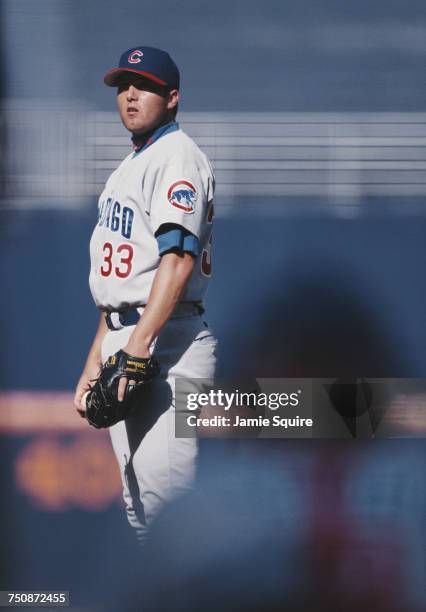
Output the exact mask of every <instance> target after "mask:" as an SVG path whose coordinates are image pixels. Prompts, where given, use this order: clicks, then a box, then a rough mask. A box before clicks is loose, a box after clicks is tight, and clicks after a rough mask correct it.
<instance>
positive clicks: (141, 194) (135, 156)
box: [89, 124, 214, 311]
mask: <svg viewBox="0 0 426 612" xmlns="http://www.w3.org/2000/svg"><path fill="white" fill-rule="evenodd" d="M171 127H172V130H170V129H169V130H168V131H167V132H165V133H164V135H162V136H161V137H160V138H158V140H156V141H155V142H154V143H153V144H151V145H150V146H148V147H147V148H145V147H144V148H143V149H142V150H141V151H139V152H132V153H130V154H129V155H128V156H127V157H126V158H125V159H124V160H123V162H122V163H121V164H120V165H119V167H118V168H117V170H115V171H114V172H113V173H112V174H111V176H110V177H109V179H108V181H107V183H106V186H105V189H104V191H103V192H102V194H101V196H100V198H99V206H98V208H99V214H98V222H97V225H96V227H95V229H94V231H93V234H92V238H91V241H90V258H91V270H90V277H89V284H90V289H91V292H92V296H93V299H94V300H95V303H96V305H97V306H98V308H100V309H101V310H106V311H113V310H123V309H126V308H129V307H133V306H139V305H144V304H146V303H147V301H148V297H149V293H150V290H151V285H152V281H153V279H154V276H155V273H156V270H157V268H158V265H159V262H160V256H159V252H158V244H157V241H156V237H155V235H156V232H157V230H158V229H159V228H160V227H161V226H162V225H164V224H177V225H179V226H182V227H184V228H185V229H186V230H188V231H189V232H191V233H192V234H193V235H194V236H196V237H197V238H198V241H199V247H200V248H199V255H198V256H197V261H196V263H195V266H194V270H193V273H192V275H191V277H190V279H189V281H188V284H187V287H186V290H185V293H184V295H183V296H182V300H183V301H199V300H202V299H203V297H204V294H205V292H206V289H207V284H208V281H209V278H210V276H211V261H210V248H211V232H212V218H213V195H214V176H213V171H212V168H211V165H210V162H209V160H208V158H207V157H206V155H205V154H204V153H203V152H202V151H201V150H200V149H199V148H198V146H197V145H196V144H195V142H194V141H193V140H192V139H191V138H190V137H189V136H188V135H187V134H185V133H184V132H183V131H182V130H181V129H180V128H179V126H178V124H172V126H171Z"/></svg>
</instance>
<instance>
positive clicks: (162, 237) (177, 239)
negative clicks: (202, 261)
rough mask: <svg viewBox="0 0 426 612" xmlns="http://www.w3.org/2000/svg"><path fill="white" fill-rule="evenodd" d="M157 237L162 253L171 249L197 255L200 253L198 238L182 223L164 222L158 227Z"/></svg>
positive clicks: (159, 250)
mask: <svg viewBox="0 0 426 612" xmlns="http://www.w3.org/2000/svg"><path fill="white" fill-rule="evenodd" d="M155 237H156V239H157V244H158V252H159V253H160V255H164V254H165V253H168V252H170V251H179V252H181V253H190V254H191V255H193V256H194V257H197V255H198V253H199V241H198V238H197V237H196V236H194V234H191V232H189V231H188V230H187V229H185V228H184V227H182V226H180V225H174V224H172V223H167V224H164V225H162V226H161V227H160V228H159V229H158V231H157V232H156V234H155Z"/></svg>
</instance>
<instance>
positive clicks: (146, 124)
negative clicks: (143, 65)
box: [117, 75, 179, 136]
mask: <svg viewBox="0 0 426 612" xmlns="http://www.w3.org/2000/svg"><path fill="white" fill-rule="evenodd" d="M178 99H179V92H178V91H177V90H176V89H174V90H172V91H170V92H169V91H167V90H166V89H165V88H164V87H162V86H161V85H157V84H156V83H154V82H153V81H150V80H149V79H146V78H144V77H139V76H137V75H128V76H127V75H126V76H123V77H122V78H121V79H120V82H119V84H118V89H117V104H118V111H119V113H120V117H121V120H122V122H123V123H124V125H125V127H126V128H127V129H128V130H129V131H130V132H132V133H133V134H136V135H139V136H140V135H143V134H146V133H147V132H150V131H151V130H154V129H155V128H156V127H158V126H160V125H162V124H163V123H165V122H166V121H167V120H168V119H169V117H170V112H171V109H172V108H173V107H174V106H176V104H177V102H178Z"/></svg>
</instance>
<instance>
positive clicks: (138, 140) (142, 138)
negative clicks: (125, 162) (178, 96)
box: [132, 117, 173, 151]
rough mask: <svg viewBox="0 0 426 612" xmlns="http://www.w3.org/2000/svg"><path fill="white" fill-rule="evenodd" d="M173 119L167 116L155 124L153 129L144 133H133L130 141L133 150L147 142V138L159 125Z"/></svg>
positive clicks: (163, 124) (137, 149)
mask: <svg viewBox="0 0 426 612" xmlns="http://www.w3.org/2000/svg"><path fill="white" fill-rule="evenodd" d="M172 121H173V119H172V118H170V117H167V118H166V119H165V120H164V121H163V122H162V123H160V125H157V126H156V127H155V128H154V129H153V130H150V131H149V132H146V133H145V134H133V135H132V143H133V148H134V149H135V151H139V150H140V149H142V148H143V147H144V146H145V145H146V144H147V142H148V140H149V139H150V138H151V136H152V135H153V134H154V133H155V132H156V131H157V130H158V129H160V128H161V127H164V126H165V125H167V124H169V123H171V122H172Z"/></svg>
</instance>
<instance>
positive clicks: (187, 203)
mask: <svg viewBox="0 0 426 612" xmlns="http://www.w3.org/2000/svg"><path fill="white" fill-rule="evenodd" d="M167 199H168V200H169V202H170V204H171V205H172V206H175V207H176V208H179V210H183V212H185V213H187V214H190V213H193V212H194V206H195V202H196V200H197V190H196V189H195V187H194V185H193V184H192V183H190V182H189V181H185V180H180V181H176V182H175V183H173V184H172V185H170V187H169V190H168V192H167Z"/></svg>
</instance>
